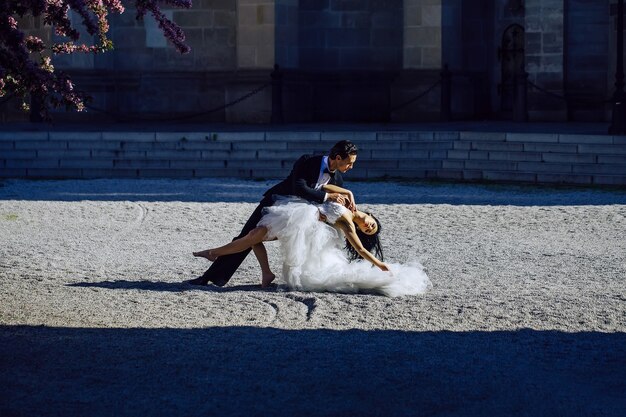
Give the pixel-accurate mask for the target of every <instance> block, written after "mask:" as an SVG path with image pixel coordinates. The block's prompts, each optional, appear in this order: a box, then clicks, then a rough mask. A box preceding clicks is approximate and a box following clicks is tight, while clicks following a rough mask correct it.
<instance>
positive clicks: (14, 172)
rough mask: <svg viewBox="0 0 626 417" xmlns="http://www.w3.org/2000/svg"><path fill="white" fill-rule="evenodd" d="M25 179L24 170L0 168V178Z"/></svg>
mask: <svg viewBox="0 0 626 417" xmlns="http://www.w3.org/2000/svg"><path fill="white" fill-rule="evenodd" d="M24 177H26V169H25V168H22V169H16V168H1V169H0V178H24Z"/></svg>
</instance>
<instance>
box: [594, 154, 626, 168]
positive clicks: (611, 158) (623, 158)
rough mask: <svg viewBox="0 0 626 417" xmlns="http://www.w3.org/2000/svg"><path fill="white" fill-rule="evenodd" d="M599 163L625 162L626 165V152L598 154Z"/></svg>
mask: <svg viewBox="0 0 626 417" xmlns="http://www.w3.org/2000/svg"><path fill="white" fill-rule="evenodd" d="M597 158H598V163H599V164H623V165H625V166H626V154H625V155H598V156H597Z"/></svg>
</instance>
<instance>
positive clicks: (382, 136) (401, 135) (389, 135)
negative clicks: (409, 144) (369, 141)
mask: <svg viewBox="0 0 626 417" xmlns="http://www.w3.org/2000/svg"><path fill="white" fill-rule="evenodd" d="M376 137H377V140H379V141H386V140H388V141H396V140H403V141H406V140H409V133H408V132H378V133H377V135H376Z"/></svg>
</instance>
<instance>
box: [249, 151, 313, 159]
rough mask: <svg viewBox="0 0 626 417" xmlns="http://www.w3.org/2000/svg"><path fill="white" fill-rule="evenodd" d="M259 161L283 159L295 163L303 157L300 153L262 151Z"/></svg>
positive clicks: (259, 152)
mask: <svg viewBox="0 0 626 417" xmlns="http://www.w3.org/2000/svg"><path fill="white" fill-rule="evenodd" d="M257 153H258V159H283V160H288V161H295V160H296V159H298V158H299V157H300V156H302V153H301V152H298V151H289V150H287V151H276V150H271V149H268V150H265V149H261V150H259V151H258V152H257Z"/></svg>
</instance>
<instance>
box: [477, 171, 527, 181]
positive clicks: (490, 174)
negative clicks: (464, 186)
mask: <svg viewBox="0 0 626 417" xmlns="http://www.w3.org/2000/svg"><path fill="white" fill-rule="evenodd" d="M483 179H485V180H488V181H501V182H522V183H529V182H533V183H534V182H536V181H537V175H536V174H534V173H532V172H502V171H483Z"/></svg>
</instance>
